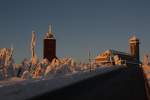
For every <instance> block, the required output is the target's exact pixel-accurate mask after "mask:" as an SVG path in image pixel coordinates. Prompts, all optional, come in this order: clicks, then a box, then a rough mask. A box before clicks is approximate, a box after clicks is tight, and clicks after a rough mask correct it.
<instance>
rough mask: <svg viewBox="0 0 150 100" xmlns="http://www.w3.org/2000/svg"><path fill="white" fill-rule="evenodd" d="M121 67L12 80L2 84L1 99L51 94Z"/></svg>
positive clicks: (0, 86)
mask: <svg viewBox="0 0 150 100" xmlns="http://www.w3.org/2000/svg"><path fill="white" fill-rule="evenodd" d="M118 68H120V66H101V67H99V68H96V69H95V70H92V71H90V70H88V71H84V72H83V71H78V72H74V73H72V74H65V75H62V74H60V75H57V76H54V77H51V78H48V79H40V80H35V79H29V80H24V79H21V78H11V79H9V80H5V81H2V82H0V98H1V99H3V100H23V99H27V98H30V97H33V96H36V95H39V94H42V93H46V92H50V91H53V90H56V89H59V88H62V87H65V86H68V85H71V84H73V83H77V82H79V81H81V80H85V79H88V78H90V77H94V76H96V75H99V74H104V73H109V72H111V71H113V70H117V69H118Z"/></svg>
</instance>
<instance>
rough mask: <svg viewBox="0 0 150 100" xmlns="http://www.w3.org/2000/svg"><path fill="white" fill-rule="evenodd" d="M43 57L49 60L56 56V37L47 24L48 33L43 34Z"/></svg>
mask: <svg viewBox="0 0 150 100" xmlns="http://www.w3.org/2000/svg"><path fill="white" fill-rule="evenodd" d="M43 49H44V50H43V58H46V59H48V60H49V61H50V62H51V61H52V60H53V59H54V58H56V39H55V38H54V35H53V32H52V26H51V25H49V30H48V33H46V34H45V38H44V48H43Z"/></svg>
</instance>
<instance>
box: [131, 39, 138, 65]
mask: <svg viewBox="0 0 150 100" xmlns="http://www.w3.org/2000/svg"><path fill="white" fill-rule="evenodd" d="M139 44H140V40H139V39H138V38H137V37H136V36H132V37H131V38H130V39H129V46H130V54H131V56H133V57H134V58H135V59H136V61H137V62H138V63H139V62H140V53H139V52H140V48H139Z"/></svg>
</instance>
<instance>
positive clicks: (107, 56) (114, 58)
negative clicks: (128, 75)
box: [95, 36, 140, 65]
mask: <svg viewBox="0 0 150 100" xmlns="http://www.w3.org/2000/svg"><path fill="white" fill-rule="evenodd" d="M129 48H130V53H125V52H120V51H117V50H106V51H104V52H102V53H101V54H100V55H98V56H97V57H96V58H95V62H96V63H101V64H113V65H122V64H139V62H140V59H139V58H140V57H139V39H137V38H136V37H135V36H132V37H131V38H130V39H129Z"/></svg>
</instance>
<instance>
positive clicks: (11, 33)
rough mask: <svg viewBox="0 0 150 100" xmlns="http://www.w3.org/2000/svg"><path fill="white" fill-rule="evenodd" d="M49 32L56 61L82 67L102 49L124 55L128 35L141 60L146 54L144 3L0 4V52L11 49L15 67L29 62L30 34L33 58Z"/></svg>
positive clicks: (15, 0) (56, 0)
mask: <svg viewBox="0 0 150 100" xmlns="http://www.w3.org/2000/svg"><path fill="white" fill-rule="evenodd" d="M49 23H51V24H53V26H54V32H55V37H56V39H57V56H58V57H65V56H71V57H73V58H74V59H76V60H78V61H79V60H81V61H86V60H87V59H88V51H89V50H90V51H91V53H92V56H93V57H94V56H96V55H97V54H99V53H100V52H102V51H104V50H106V49H117V50H120V51H125V52H127V51H128V38H129V37H130V36H131V35H132V34H131V33H129V32H136V35H137V37H138V38H140V39H141V55H142V54H143V53H150V47H149V46H150V45H149V38H150V0H0V47H1V48H3V47H10V45H11V44H13V45H14V48H15V54H14V58H15V60H16V61H17V62H19V61H21V60H22V59H23V58H30V56H31V52H30V41H31V32H32V30H34V31H36V33H37V36H38V41H37V47H36V53H37V55H38V57H39V58H41V57H42V54H43V36H44V34H45V33H46V32H47V31H48V24H49Z"/></svg>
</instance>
